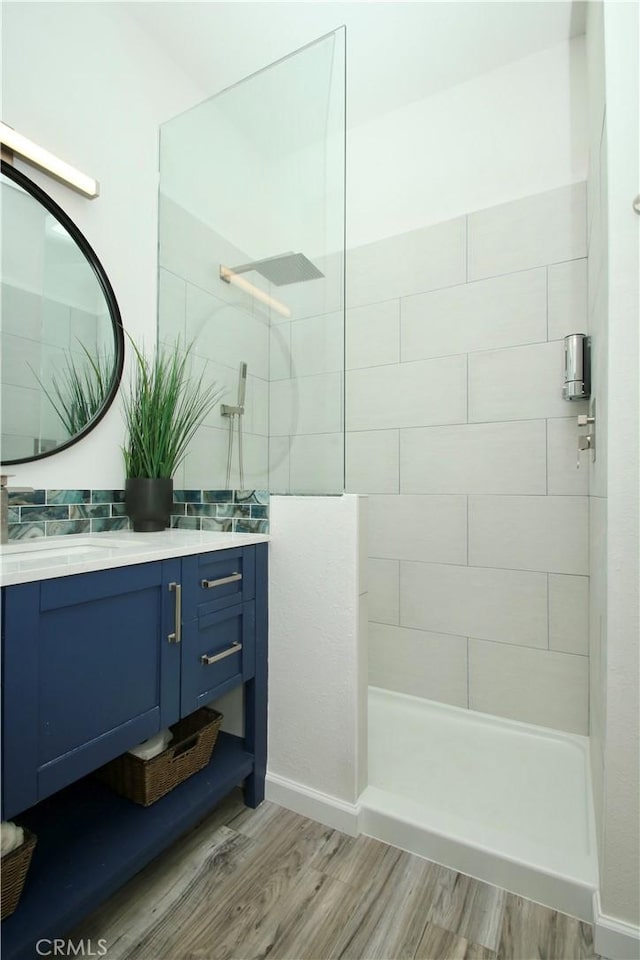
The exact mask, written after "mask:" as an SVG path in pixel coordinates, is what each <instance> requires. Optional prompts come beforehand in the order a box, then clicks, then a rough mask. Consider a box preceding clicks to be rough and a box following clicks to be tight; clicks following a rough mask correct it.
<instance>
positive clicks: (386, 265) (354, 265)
mask: <svg viewBox="0 0 640 960" xmlns="http://www.w3.org/2000/svg"><path fill="white" fill-rule="evenodd" d="M465 274H466V223H465V218H464V217H460V218H459V219H457V220H447V221H446V222H445V223H438V224H436V225H435V226H430V227H422V228H421V229H419V230H411V231H409V232H408V233H402V234H399V235H398V236H395V237H388V238H387V239H385V240H378V241H376V242H375V243H368V244H365V245H364V246H362V247H355V248H354V249H353V250H349V251H348V253H347V306H348V307H357V306H361V305H362V304H364V303H377V302H378V301H380V300H393V299H394V298H395V297H401V296H404V297H406V296H408V295H410V294H413V293H424V292H425V291H426V290H436V289H437V288H438V287H450V286H453V285H454V284H456V283H464V282H465V279H466V277H465Z"/></svg>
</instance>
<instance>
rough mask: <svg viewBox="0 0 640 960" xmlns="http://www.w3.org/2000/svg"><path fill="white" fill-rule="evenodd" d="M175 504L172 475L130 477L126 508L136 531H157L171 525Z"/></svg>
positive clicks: (126, 487) (126, 493)
mask: <svg viewBox="0 0 640 960" xmlns="http://www.w3.org/2000/svg"><path fill="white" fill-rule="evenodd" d="M172 505H173V478H172V477H152V478H149V477H128V478H127V480H126V483H125V508H126V511H127V514H128V516H129V517H130V519H131V523H132V524H133V529H134V530H135V532H136V533H155V532H157V531H158V530H164V529H166V527H168V526H169V523H170V520H171V507H172Z"/></svg>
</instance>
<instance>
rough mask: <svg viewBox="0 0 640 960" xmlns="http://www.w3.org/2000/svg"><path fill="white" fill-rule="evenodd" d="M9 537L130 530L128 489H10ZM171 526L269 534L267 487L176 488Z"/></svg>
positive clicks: (16, 538) (13, 538)
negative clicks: (232, 488) (251, 488)
mask: <svg viewBox="0 0 640 960" xmlns="http://www.w3.org/2000/svg"><path fill="white" fill-rule="evenodd" d="M8 520H9V539H10V540H22V539H29V538H31V537H57V536H60V535H61V534H65V533H103V532H105V531H108V530H129V529H131V527H130V524H129V517H128V516H127V515H126V513H125V506H124V490H28V491H24V490H12V489H11V488H9V517H8ZM171 526H172V527H181V528H182V529H185V530H219V531H221V532H223V533H268V532H269V494H268V493H267V492H266V491H265V490H174V491H173V512H172V514H171Z"/></svg>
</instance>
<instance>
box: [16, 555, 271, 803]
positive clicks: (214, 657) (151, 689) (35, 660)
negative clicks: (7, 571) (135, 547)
mask: <svg viewBox="0 0 640 960" xmlns="http://www.w3.org/2000/svg"><path fill="white" fill-rule="evenodd" d="M266 550H267V547H266V544H258V545H248V546H246V547H242V548H238V549H229V550H224V551H212V552H209V553H206V554H202V555H198V554H196V555H193V556H188V557H184V558H181V559H178V558H176V559H171V560H162V561H154V562H150V563H143V564H137V565H133V566H125V567H116V568H113V569H108V570H101V571H98V572H95V573H85V574H78V575H75V576H69V577H59V578H56V579H51V580H43V581H40V582H32V583H26V584H20V585H16V586H11V587H5V588H4V589H3V618H2V619H3V694H4V696H3V708H2V709H3V724H2V726H3V731H2V738H3V795H2V800H3V807H2V816H3V818H4V819H8V818H10V817H12V816H14V815H16V814H19V813H20V812H21V811H23V810H25V809H27V808H28V807H31V806H33V805H34V804H35V803H38V802H39V801H41V800H43V799H44V798H45V797H48V796H50V795H51V794H53V793H55V792H56V791H58V790H60V789H61V788H63V787H65V786H66V785H68V784H70V783H73V782H74V781H76V780H78V779H79V778H80V777H83V776H85V775H86V774H87V773H90V772H92V771H94V770H96V769H97V768H98V767H100V766H102V765H103V764H104V763H107V762H108V761H109V760H111V759H113V758H114V757H116V756H118V755H119V754H121V753H124V752H125V751H126V750H128V749H130V748H131V747H132V746H134V745H135V744H137V743H140V742H141V741H142V740H145V739H147V738H148V737H150V736H153V734H154V733H157V732H158V731H159V730H161V729H163V728H164V727H167V726H169V725H170V724H172V723H175V722H176V721H177V720H179V719H180V718H181V717H185V716H188V715H189V714H190V713H193V712H194V711H195V710H197V709H198V708H199V707H201V706H203V705H205V704H206V703H209V702H210V701H212V700H214V699H216V698H217V697H219V696H221V695H222V694H224V693H226V692H227V691H228V690H230V689H232V688H233V687H235V686H238V685H240V684H248V683H250V682H251V683H253V681H254V680H255V678H256V672H257V673H258V677H259V683H258V685H257V687H255V688H254V687H253V686H252V687H251V691H252V693H253V696H252V697H249V698H248V702H247V703H246V706H245V714H246V716H245V725H246V727H247V730H248V731H249V734H248V742H249V740H251V737H252V736H253V737H254V741H255V742H251V743H249V747H250V752H252V753H254V752H255V748H256V744H258V747H259V749H261V750H263V752H264V751H265V750H266V732H265V734H264V738H265V739H264V743H262V741H261V739H260V738H261V737H262V733H261V730H260V727H261V725H264V727H265V728H266V629H267V628H266V556H267V555H266ZM256 557H258V558H259V560H258V563H257V562H256ZM257 566H258V568H259V570H260V571H261V573H260V577H261V586H260V591H259V594H260V595H259V596H258V597H257V596H256V567H257ZM260 611H263V612H262V613H260ZM258 633H259V641H257V637H258ZM257 650H259V653H258V656H259V659H260V663H259V667H258V668H257V653H256V651H257ZM256 710H257V711H258V712H261V715H262V716H263V720H261V721H259V722H257V723H255V722H254V717H253V714H254V712H255V711H256ZM254 730H255V731H257V737H258V739H257V740H255V736H254V734H252V733H251V731H254ZM258 752H259V751H258ZM256 796H257V795H256ZM260 799H261V797H260ZM257 802H259V800H258V801H257Z"/></svg>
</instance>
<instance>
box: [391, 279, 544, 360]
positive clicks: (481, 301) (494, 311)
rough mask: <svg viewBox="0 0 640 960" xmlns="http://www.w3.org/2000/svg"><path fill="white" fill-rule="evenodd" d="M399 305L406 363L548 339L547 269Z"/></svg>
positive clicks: (425, 295)
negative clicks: (407, 361)
mask: <svg viewBox="0 0 640 960" xmlns="http://www.w3.org/2000/svg"><path fill="white" fill-rule="evenodd" d="M400 303H401V316H402V359H403V360H420V359H422V358H426V357H442V356H446V355H447V354H451V353H468V352H470V351H472V350H491V349H495V348H497V347H510V346H513V345H515V344H523V343H537V342H539V341H542V340H546V339H547V277H546V271H545V270H544V269H543V268H540V269H538V270H528V271H524V272H522V273H514V274H510V275H508V276H503V277H494V278H492V279H490V280H479V281H477V282H475V283H466V284H463V285H461V286H458V287H449V288H448V289H446V290H435V291H433V292H432V293H423V294H419V295H418V296H414V297H403V299H402V300H401V301H400Z"/></svg>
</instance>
